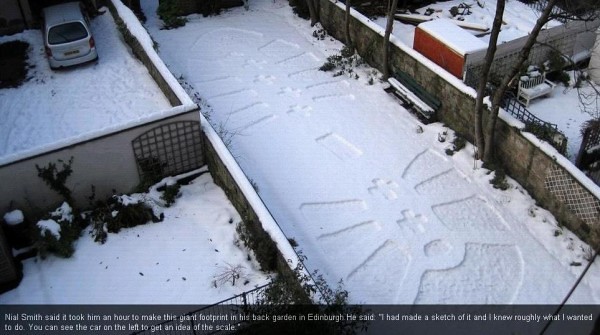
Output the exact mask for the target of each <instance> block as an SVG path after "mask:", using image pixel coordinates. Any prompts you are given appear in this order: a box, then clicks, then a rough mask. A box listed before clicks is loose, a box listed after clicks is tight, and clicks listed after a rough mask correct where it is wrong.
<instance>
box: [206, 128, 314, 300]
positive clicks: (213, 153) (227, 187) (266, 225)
mask: <svg viewBox="0 0 600 335" xmlns="http://www.w3.org/2000/svg"><path fill="white" fill-rule="evenodd" d="M203 120H204V119H203ZM203 124H204V127H203V135H204V148H205V152H204V155H205V157H206V162H207V165H208V167H209V170H210V174H211V176H212V177H213V180H214V181H215V184H217V185H218V186H219V187H221V188H222V189H223V191H224V192H225V193H226V194H227V198H228V199H229V201H231V203H232V204H233V206H234V207H235V209H236V210H237V212H238V213H239V214H240V216H241V218H242V220H243V224H244V227H245V233H246V234H248V235H249V237H250V241H249V243H250V245H249V247H250V248H251V249H252V250H253V251H254V253H255V255H256V258H257V260H258V261H259V263H260V265H261V268H262V270H263V271H266V272H273V271H275V272H277V273H278V274H280V275H283V276H285V277H284V278H289V279H290V281H288V283H292V284H293V283H297V280H298V279H297V278H296V277H295V276H294V273H293V268H294V267H295V266H296V265H297V264H298V262H299V261H300V260H299V258H298V256H297V254H296V252H295V250H294V249H293V248H292V246H291V245H290V242H289V241H288V240H287V237H286V236H285V235H284V233H283V231H282V230H281V228H280V227H279V225H278V224H277V223H276V222H275V220H274V219H273V217H272V215H271V213H269V211H268V209H267V208H266V207H265V205H264V203H263V202H262V200H261V199H260V197H259V196H258V194H257V192H256V190H255V189H254V188H253V186H252V185H251V183H250V182H249V181H248V178H247V177H246V176H245V175H244V173H243V171H242V170H241V168H240V167H239V165H238V164H237V162H235V159H234V158H233V157H232V156H231V154H230V153H229V150H228V149H227V148H226V147H225V145H224V144H223V142H222V141H221V139H220V138H219V137H218V136H217V134H216V133H215V131H214V130H213V129H212V128H211V127H210V125H208V122H203ZM307 275H309V274H307ZM306 302H307V303H308V302H309V301H306Z"/></svg>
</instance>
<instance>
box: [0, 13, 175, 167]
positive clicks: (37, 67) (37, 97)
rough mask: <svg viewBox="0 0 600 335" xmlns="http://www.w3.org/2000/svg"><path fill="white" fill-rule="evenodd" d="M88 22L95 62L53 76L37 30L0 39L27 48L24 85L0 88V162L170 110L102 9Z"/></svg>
mask: <svg viewBox="0 0 600 335" xmlns="http://www.w3.org/2000/svg"><path fill="white" fill-rule="evenodd" d="M102 11H105V13H104V14H103V15H100V16H98V17H96V18H94V19H93V20H92V25H91V28H92V33H93V34H94V39H95V41H96V47H97V48H98V54H99V61H98V63H91V64H87V65H83V66H79V67H75V68H71V69H65V70H59V71H52V70H50V67H49V66H48V62H47V60H46V57H45V54H44V46H43V41H42V34H41V32H40V31H39V30H27V31H25V32H23V33H20V34H16V35H11V36H0V43H3V42H7V41H11V40H23V41H26V42H27V43H29V45H30V50H29V63H30V65H31V66H32V67H33V68H32V69H30V70H29V75H28V76H29V77H30V79H29V81H27V82H25V83H24V84H23V85H22V86H20V87H18V88H12V89H0V110H1V111H2V113H0V157H6V156H8V155H18V154H19V153H20V152H23V151H28V150H32V149H35V148H39V147H42V146H46V145H49V144H52V143H55V142H58V141H62V140H65V139H68V138H73V137H77V136H78V135H81V134H84V133H88V132H91V131H98V130H101V129H102V128H105V127H109V126H115V125H119V124H121V123H126V122H127V121H131V120H132V119H137V118H139V117H141V116H144V115H148V114H152V113H155V112H159V111H161V110H165V109H168V108H170V107H171V106H170V104H169V101H168V100H167V99H166V98H165V96H164V95H163V94H162V92H161V91H160V89H159V88H158V86H157V85H156V83H155V82H154V81H153V79H152V77H150V75H149V73H148V71H147V70H146V68H145V67H144V65H143V64H142V63H140V62H139V61H138V60H137V59H135V57H134V56H133V55H132V54H131V52H130V51H129V48H128V47H127V46H126V44H125V43H124V42H123V41H122V39H121V35H120V33H119V32H118V30H117V27H116V25H115V23H114V21H113V19H112V17H111V15H110V13H109V12H108V10H107V9H105V8H104V9H102Z"/></svg>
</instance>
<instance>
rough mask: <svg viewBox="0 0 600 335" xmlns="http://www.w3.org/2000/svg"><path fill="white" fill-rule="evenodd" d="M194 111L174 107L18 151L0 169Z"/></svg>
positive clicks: (191, 107)
mask: <svg viewBox="0 0 600 335" xmlns="http://www.w3.org/2000/svg"><path fill="white" fill-rule="evenodd" d="M194 109H197V106H196V105H182V106H175V107H173V108H171V109H168V110H164V111H161V112H158V113H153V114H151V115H149V116H144V117H140V118H138V119H136V120H131V121H129V122H127V123H123V124H119V125H115V126H109V127H105V128H102V129H98V130H96V131H93V132H89V133H85V134H81V135H79V136H73V137H70V138H66V139H63V140H61V141H57V142H54V143H51V144H48V145H45V146H41V147H37V148H33V149H30V150H24V151H20V152H17V153H14V154H10V155H6V156H3V157H2V158H0V167H2V166H3V165H8V164H11V163H14V162H17V161H21V160H24V159H27V158H31V157H34V156H38V155H42V154H44V153H48V152H51V151H56V150H60V149H64V148H66V147H70V146H74V145H76V144H80V143H82V142H88V141H91V140H94V139H97V138H100V137H105V136H108V135H111V134H115V133H118V132H122V131H125V130H128V129H131V128H135V127H138V126H141V125H144V124H147V123H151V122H155V121H159V120H162V119H165V118H168V117H172V116H176V115H179V114H185V113H188V112H190V111H192V110H194Z"/></svg>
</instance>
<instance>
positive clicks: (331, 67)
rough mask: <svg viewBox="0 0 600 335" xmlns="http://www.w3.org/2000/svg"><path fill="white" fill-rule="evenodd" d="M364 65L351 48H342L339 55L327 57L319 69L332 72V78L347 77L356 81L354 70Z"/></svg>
mask: <svg viewBox="0 0 600 335" xmlns="http://www.w3.org/2000/svg"><path fill="white" fill-rule="evenodd" d="M363 64H364V61H363V59H362V58H361V57H360V56H359V55H358V54H357V53H355V52H354V50H352V49H351V48H348V47H346V46H344V47H343V48H342V50H341V51H340V53H339V54H335V55H331V56H329V57H327V61H326V62H325V63H324V64H323V65H322V66H321V67H320V68H319V70H321V71H325V72H329V71H334V73H333V76H334V77H339V76H341V75H347V76H348V77H350V78H354V79H358V78H359V76H358V74H357V73H356V71H355V69H356V68H357V67H359V66H361V65H363Z"/></svg>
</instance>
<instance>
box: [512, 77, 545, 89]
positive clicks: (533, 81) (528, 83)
mask: <svg viewBox="0 0 600 335" xmlns="http://www.w3.org/2000/svg"><path fill="white" fill-rule="evenodd" d="M545 80H546V74H540V75H538V76H535V77H527V79H525V80H524V78H523V77H522V78H521V80H519V86H520V87H521V88H531V87H534V86H537V85H540V84H543V83H544V81H545Z"/></svg>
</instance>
